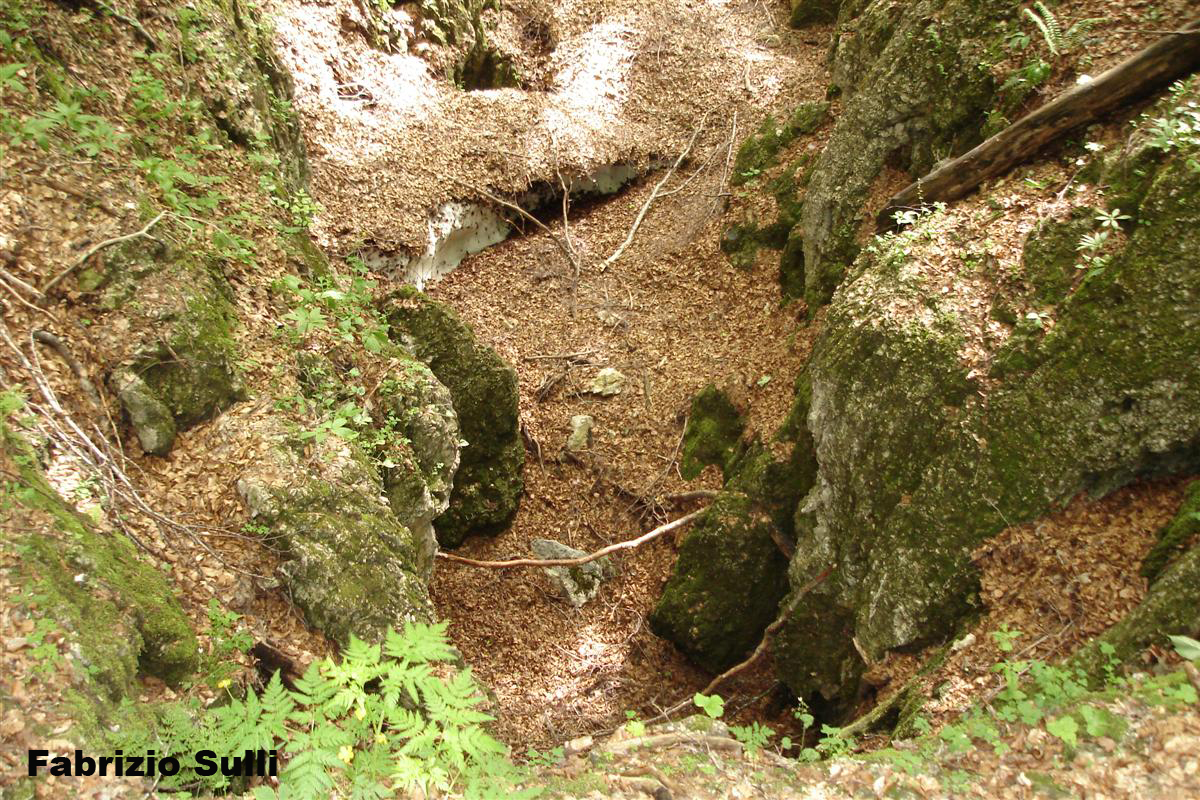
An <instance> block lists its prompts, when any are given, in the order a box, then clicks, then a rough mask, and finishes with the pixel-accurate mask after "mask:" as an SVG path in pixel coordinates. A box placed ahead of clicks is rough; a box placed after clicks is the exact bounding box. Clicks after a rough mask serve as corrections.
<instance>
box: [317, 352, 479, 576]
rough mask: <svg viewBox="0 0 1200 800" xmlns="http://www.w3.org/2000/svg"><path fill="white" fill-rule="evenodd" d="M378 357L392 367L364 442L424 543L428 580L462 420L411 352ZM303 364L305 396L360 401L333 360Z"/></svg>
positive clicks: (420, 568) (395, 503) (403, 520)
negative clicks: (435, 523) (437, 522)
mask: <svg viewBox="0 0 1200 800" xmlns="http://www.w3.org/2000/svg"><path fill="white" fill-rule="evenodd" d="M377 358H378V359H380V360H382V361H383V362H384V363H385V364H386V367H385V368H384V369H383V370H382V371H381V372H380V373H379V376H380V377H379V379H378V383H377V384H376V390H375V394H374V397H373V398H372V399H371V401H369V402H368V403H367V406H368V409H367V410H368V411H369V412H370V413H371V416H372V419H371V421H370V423H369V424H368V425H367V426H366V428H365V430H363V431H362V432H361V433H362V434H363V436H362V437H361V438H360V439H359V441H360V442H362V446H363V447H364V448H366V450H365V451H364V455H365V456H367V457H369V459H370V460H371V462H372V464H373V465H374V466H375V467H376V468H377V469H378V470H379V476H380V479H381V481H382V488H383V495H384V496H385V497H386V499H387V504H388V507H389V508H390V510H391V513H392V514H393V515H394V516H395V517H396V520H397V521H398V522H399V523H400V524H401V525H403V526H404V527H405V528H407V529H408V530H409V531H410V532H411V534H412V536H413V537H414V539H415V541H416V543H417V554H418V564H417V572H418V574H420V575H422V576H423V577H424V579H425V580H428V579H429V578H430V577H431V576H432V573H433V555H434V553H436V552H437V540H436V538H435V536H434V531H433V520H434V519H435V518H437V517H438V515H440V514H442V513H443V512H445V510H446V508H447V507H448V506H449V504H450V492H451V488H452V487H453V485H454V475H455V472H456V471H457V469H458V462H459V455H458V453H459V449H458V448H459V430H458V416H457V415H456V414H455V413H454V406H453V403H452V401H451V398H450V391H449V390H448V389H447V388H446V387H445V386H443V385H442V384H441V382H440V381H438V379H437V378H436V377H434V375H433V373H432V372H431V371H430V370H429V367H427V366H425V365H424V364H423V363H421V362H420V361H418V360H417V359H416V358H414V357H413V356H412V355H411V354H410V353H408V352H406V351H404V350H403V349H401V348H400V347H398V346H396V345H388V346H386V347H384V349H383V350H382V352H380V353H379V354H378V355H377ZM298 362H299V364H298V367H299V369H298V373H299V377H300V382H301V386H302V392H303V393H304V395H305V396H306V397H308V398H310V399H312V400H314V401H316V403H317V404H318V405H319V406H322V407H326V408H336V407H338V406H339V405H341V404H343V403H347V402H354V400H355V399H356V398H357V392H356V390H355V387H354V386H353V385H352V382H351V380H350V379H349V378H346V379H345V380H343V376H342V375H341V374H340V371H339V368H338V367H337V366H336V365H335V364H334V362H333V360H332V359H330V358H327V357H326V356H323V355H320V354H318V353H302V354H301V355H300V356H299V357H298ZM360 391H361V390H360Z"/></svg>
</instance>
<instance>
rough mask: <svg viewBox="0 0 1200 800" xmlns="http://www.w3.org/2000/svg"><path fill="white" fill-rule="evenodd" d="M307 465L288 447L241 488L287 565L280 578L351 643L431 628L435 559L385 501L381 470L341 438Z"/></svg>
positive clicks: (327, 441) (314, 620) (312, 615)
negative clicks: (406, 627) (391, 631)
mask: <svg viewBox="0 0 1200 800" xmlns="http://www.w3.org/2000/svg"><path fill="white" fill-rule="evenodd" d="M313 446H314V447H315V448H316V453H315V454H314V458H312V459H311V460H310V459H307V458H302V457H301V455H300V454H299V453H297V452H296V450H295V449H293V448H292V447H289V446H288V445H287V444H280V445H278V446H277V447H275V448H274V449H273V450H272V451H271V452H272V456H273V458H272V462H273V463H266V464H261V465H258V466H259V467H260V469H261V471H253V472H251V473H250V474H247V475H245V476H243V477H242V478H241V479H240V480H239V481H238V491H239V492H240V493H241V495H242V497H243V499H244V500H245V501H246V505H247V506H248V507H249V508H250V511H251V514H252V515H253V516H254V517H256V518H257V519H258V520H260V521H261V523H262V524H263V525H265V526H266V527H267V529H268V531H269V535H270V539H271V542H272V544H273V545H275V546H276V547H278V548H279V549H280V551H281V553H282V555H283V557H284V559H285V561H284V563H283V564H282V566H281V567H280V573H281V574H282V575H283V577H284V579H285V580H286V582H287V587H288V592H289V594H290V595H291V597H292V599H293V601H294V602H295V603H296V606H297V607H298V608H299V609H300V610H301V611H302V612H303V613H304V618H305V620H306V621H307V622H308V624H309V625H311V626H313V627H314V628H316V629H317V630H320V631H322V632H323V633H325V634H326V635H327V636H329V637H330V638H332V639H334V640H336V641H338V642H340V643H342V644H345V643H346V642H348V641H349V637H350V634H354V635H356V636H358V637H359V638H362V639H368V640H379V639H381V638H382V636H383V635H384V633H385V632H386V631H387V629H388V627H389V626H390V627H394V628H398V627H400V626H401V625H402V624H403V622H404V621H406V620H419V621H430V620H432V618H433V610H432V606H431V604H430V602H429V597H428V594H427V592H426V585H425V581H426V579H427V578H428V572H429V567H428V565H429V564H430V562H431V561H432V558H433V551H432V543H431V542H423V541H421V540H420V539H418V538H417V537H415V536H414V535H413V533H412V532H411V531H410V530H409V529H408V528H406V527H405V526H404V525H402V524H401V523H400V521H399V520H398V519H397V517H396V515H395V514H394V513H393V512H392V509H391V508H390V507H389V505H388V503H387V502H386V501H385V500H384V498H383V493H384V489H383V478H382V476H381V475H380V472H379V467H378V466H377V464H376V463H375V461H374V459H372V458H371V456H370V455H368V454H367V453H366V452H364V451H363V450H362V449H361V448H360V447H358V446H357V444H356V443H354V442H347V441H345V440H343V439H341V438H339V437H337V436H332V435H331V436H328V437H326V438H324V439H320V440H318V441H316V442H315V444H314V445H313Z"/></svg>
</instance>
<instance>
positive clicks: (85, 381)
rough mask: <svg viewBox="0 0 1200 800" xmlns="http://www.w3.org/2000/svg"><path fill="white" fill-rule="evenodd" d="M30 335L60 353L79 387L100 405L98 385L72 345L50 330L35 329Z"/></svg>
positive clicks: (95, 403)
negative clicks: (76, 355) (91, 378)
mask: <svg viewBox="0 0 1200 800" xmlns="http://www.w3.org/2000/svg"><path fill="white" fill-rule="evenodd" d="M30 336H32V337H33V340H34V341H35V342H40V343H42V344H44V345H46V346H47V347H49V348H50V349H51V350H53V351H54V352H55V353H58V357H59V358H61V359H62V360H63V361H64V362H66V365H67V366H68V367H70V369H71V374H73V375H74V376H75V380H76V381H77V382H78V383H79V388H80V389H82V390H83V393H84V394H85V395H86V396H87V399H88V400H90V401H92V403H93V404H94V405H96V406H97V407H99V406H100V393H99V392H97V391H96V387H95V386H94V385H93V384H92V381H91V380H90V379H89V378H88V374H87V371H86V370H84V368H83V364H80V363H79V359H77V358H75V354H74V353H72V352H71V348H70V347H67V343H66V342H64V341H63V340H62V339H60V338H58V337H57V336H55V335H54V334H53V333H50V331H41V330H35V331H33V332H32V333H31V334H30Z"/></svg>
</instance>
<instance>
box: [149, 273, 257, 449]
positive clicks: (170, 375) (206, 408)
mask: <svg viewBox="0 0 1200 800" xmlns="http://www.w3.org/2000/svg"><path fill="white" fill-rule="evenodd" d="M185 276H186V277H190V278H194V279H195V283H194V284H192V286H194V287H195V288H194V289H193V288H185V289H184V291H185V293H186V297H185V300H184V305H183V308H182V310H181V312H180V313H179V314H178V316H176V317H175V318H174V319H172V320H171V322H172V332H171V335H170V337H169V339H168V340H167V341H166V342H163V343H160V344H159V346H158V347H156V348H155V349H154V350H153V351H152V352H150V353H147V354H144V355H143V356H142V357H141V358H140V359H139V360H138V361H137V363H136V364H135V365H134V369H136V370H137V371H138V372H139V373H140V375H141V376H142V379H143V380H144V381H145V382H146V384H147V385H148V386H149V387H150V388H151V390H153V391H154V393H155V394H156V395H157V396H158V398H159V399H160V400H161V401H162V402H163V403H164V404H165V405H166V406H167V408H169V409H170V410H171V413H172V414H173V415H174V416H175V421H176V424H178V425H179V427H180V428H183V429H186V428H188V427H190V426H192V425H195V424H197V423H199V422H203V421H204V420H206V419H208V418H209V417H211V416H212V415H213V414H214V413H216V412H217V411H219V410H221V409H223V408H226V407H228V406H229V405H231V404H232V403H233V402H234V400H236V399H240V398H241V397H242V390H241V386H240V383H239V378H238V376H237V374H236V368H235V366H234V365H235V363H236V359H237V348H236V345H235V343H234V341H233V334H232V327H233V324H234V319H235V315H234V311H233V306H232V304H231V303H230V302H229V300H228V299H227V298H226V297H224V296H223V294H221V293H220V289H221V286H220V285H219V284H217V283H216V281H214V280H212V279H211V278H208V279H207V280H206V279H205V278H206V277H207V276H206V275H204V274H203V273H195V272H191V273H185V274H184V275H181V276H180V278H181V279H183V278H184V277H185Z"/></svg>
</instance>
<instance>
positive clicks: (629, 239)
mask: <svg viewBox="0 0 1200 800" xmlns="http://www.w3.org/2000/svg"><path fill="white" fill-rule="evenodd" d="M707 119H708V112H707V111H705V112H704V116H702V117H701V118H700V124H699V125H697V126H696V130H695V131H693V132H692V138H691V139H690V140H689V141H688V143H687V147H685V148H683V152H681V153H680V154H679V158H677V159H675V163H674V164H672V165H671V168H670V169H669V170H667V174H666V175H664V176H663V177H662V180H660V181H659V182H658V184H657V185H655V187H654V191H652V192H651V193H650V196H649V197H648V198H646V202H645V204H644V205H643V206H642V210H641V211H639V212H638V215H637V217H635V218H634V220H633V225H632V227H630V229H629V233H628V235H626V237H625V241H623V242H621V246H620V247H618V248H617V249H616V250H615V251H614V252H613V254H612V255H611V256H609V257H608V258H606V259H604V263H603V264H601V265H600V271H601V272H604V271H605V270H607V269H608V268H609V266H611V265H612V264H614V263H615V262H616V260H617V259H618V258H620V257H621V255H622V254H623V253H624V252H625V250H626V248H628V247H629V245H630V244H632V243H633V237H634V236H636V235H637V232H638V228H640V227H641V226H642V220H644V219H645V218H646V213H647V212H648V211H649V210H650V205H651V204H652V203H653V202H654V201H655V200H656V199H658V196H659V193H660V192H661V191H662V188H663V187H664V186H666V185H667V181H669V180H671V176H672V175H674V174H675V170H677V169H679V165H680V164H682V163H683V160H684V159H685V158H687V156H688V153H690V152H692V146H693V145H695V144H696V139H697V138H699V136H700V132H701V131H703V130H704V122H705V120H707Z"/></svg>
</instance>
